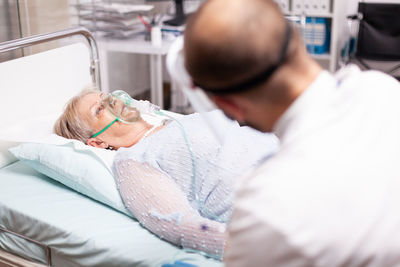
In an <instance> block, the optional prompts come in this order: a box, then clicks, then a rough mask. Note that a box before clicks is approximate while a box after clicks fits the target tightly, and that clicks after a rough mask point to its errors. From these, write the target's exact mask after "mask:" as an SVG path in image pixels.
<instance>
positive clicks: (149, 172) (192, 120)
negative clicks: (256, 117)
mask: <svg viewBox="0 0 400 267" xmlns="http://www.w3.org/2000/svg"><path fill="white" fill-rule="evenodd" d="M102 99H104V97H103V96H102V94H101V93H98V92H96V91H90V90H89V91H88V90H86V91H83V92H82V93H81V94H80V95H78V96H75V97H74V98H72V99H71V100H70V102H69V103H68V104H67V106H66V108H65V111H64V113H63V114H62V115H61V117H60V118H59V119H58V120H57V122H56V124H55V126H54V130H55V132H56V133H57V134H58V135H61V136H64V137H66V138H71V139H78V140H81V141H82V142H84V143H86V144H88V145H90V146H94V147H100V148H108V149H116V150H118V152H117V155H116V157H115V160H114V166H113V172H114V176H115V179H116V183H117V187H118V189H119V192H120V194H121V197H122V199H123V201H124V204H125V205H126V207H127V208H128V209H129V210H130V211H131V212H132V214H133V215H134V216H135V217H136V218H137V220H139V222H140V223H141V224H142V225H143V226H144V227H146V228H147V229H148V230H150V231H151V232H153V233H155V234H156V235H158V236H159V237H160V238H163V239H165V240H168V241H169V242H172V243H174V244H176V245H179V246H182V247H184V248H189V249H195V250H200V251H203V252H205V253H207V254H208V255H210V256H216V257H218V258H220V257H221V256H222V255H223V250H224V247H225V242H226V234H225V223H224V222H226V221H227V220H228V219H229V217H230V215H231V211H232V200H233V187H234V184H235V182H236V181H237V179H238V178H239V177H240V176H241V175H243V174H244V173H245V172H247V171H248V170H251V169H252V168H253V167H255V166H256V165H257V164H258V163H259V162H260V161H261V160H263V159H264V158H266V157H267V156H269V155H268V154H265V151H266V150H268V148H269V151H270V154H272V153H273V152H275V151H276V149H277V146H278V141H277V139H276V138H275V136H273V135H267V134H261V133H258V132H256V131H253V130H251V129H250V128H248V127H240V126H239V125H238V124H237V123H236V122H233V121H230V120H228V119H226V118H225V117H224V115H223V114H222V113H221V112H220V111H213V114H212V116H213V118H214V120H217V121H218V125H219V127H221V129H225V130H226V134H225V137H224V142H223V144H220V143H219V142H218V141H217V140H216V138H215V137H214V136H213V133H212V132H211V131H210V129H209V128H208V127H207V124H206V123H205V121H204V120H203V118H201V116H200V115H199V114H191V115H185V116H181V117H179V119H177V120H166V121H164V123H162V124H159V125H151V124H149V123H147V122H146V121H145V120H143V119H142V118H141V117H139V118H138V120H137V121H136V122H134V123H130V124H127V123H123V122H122V121H120V120H118V119H116V118H115V116H113V115H112V114H111V113H110V112H108V110H107V109H106V108H105V107H104V101H102Z"/></svg>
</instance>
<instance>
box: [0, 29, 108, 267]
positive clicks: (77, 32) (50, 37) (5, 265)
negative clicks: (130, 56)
mask: <svg viewBox="0 0 400 267" xmlns="http://www.w3.org/2000/svg"><path fill="white" fill-rule="evenodd" d="M72 36H83V37H84V38H85V40H86V42H87V44H88V47H89V50H90V53H89V54H90V68H89V72H90V76H91V80H92V83H93V84H94V85H95V86H96V87H97V89H98V90H101V83H100V69H99V57H98V50H97V45H96V41H95V39H94V37H93V36H92V34H91V33H90V32H89V31H88V30H87V29H85V28H83V27H77V28H71V29H66V30H62V31H57V32H53V33H47V34H40V35H35V36H30V37H26V38H21V39H17V40H12V41H7V42H3V43H0V53H4V52H8V51H12V50H16V49H23V48H26V47H29V46H33V45H37V44H40V43H44V42H49V41H54V40H58V39H63V38H67V37H72ZM79 41H80V40H79ZM39 54H40V53H39ZM0 71H1V69H0ZM10 93H11V92H10ZM55 93H56V94H57V92H55ZM6 102H7V100H6ZM2 120H3V119H2ZM0 232H5V233H7V234H11V235H15V236H18V237H19V238H23V239H25V240H28V241H29V242H31V243H34V244H36V245H38V246H40V247H43V249H44V250H45V251H46V258H47V259H46V261H47V262H46V265H43V264H40V263H36V262H33V261H30V260H27V259H24V258H22V257H20V256H17V255H14V254H10V253H9V252H6V251H4V250H2V249H0V267H11V266H13V267H15V266H33V267H35V266H37V267H40V266H51V250H50V249H49V248H48V247H47V246H46V245H45V244H42V243H40V242H38V241H35V240H32V239H30V238H29V237H25V236H22V235H20V234H18V233H14V232H12V231H9V230H7V229H4V228H2V227H0Z"/></svg>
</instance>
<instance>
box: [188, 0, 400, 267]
mask: <svg viewBox="0 0 400 267" xmlns="http://www.w3.org/2000/svg"><path fill="white" fill-rule="evenodd" d="M184 56H185V66H186V69H187V70H188V72H189V74H190V76H191V78H192V80H193V83H194V84H195V85H197V86H198V87H200V88H202V89H203V90H204V91H205V92H207V93H208V95H209V97H210V98H211V99H212V100H213V101H214V102H215V103H216V104H217V105H218V106H219V107H220V108H221V109H222V110H224V112H225V113H226V114H227V115H229V116H231V117H233V118H235V119H236V120H238V121H239V122H241V123H243V124H247V125H250V126H252V127H254V128H256V129H258V130H260V131H263V132H274V133H276V135H277V136H278V137H279V139H280V142H281V149H280V151H279V152H278V153H277V154H276V155H274V156H273V157H271V158H269V159H268V160H266V161H265V162H264V163H263V164H261V166H259V168H258V169H257V170H256V171H255V172H253V173H252V174H251V175H250V176H248V177H246V178H244V179H243V181H242V182H241V184H240V185H239V186H238V190H237V195H236V200H235V207H234V212H233V217H232V218H231V222H230V223H229V227H228V229H229V239H228V247H227V249H226V254H225V262H226V265H227V266H235V267H236V266H246V267H250V266H284V267H295V266H296V267H297V266H302V267H303V266H304V267H310V266H324V267H325V266H328V267H329V266H376V267H385V266H400V84H399V83H398V82H397V81H396V80H395V79H393V78H391V77H390V76H387V75H385V74H383V73H380V72H377V71H366V72H362V71H360V70H359V69H358V67H356V66H348V67H345V68H344V69H342V70H340V71H339V72H338V73H336V74H335V75H332V74H330V73H329V72H327V71H324V70H323V69H321V67H320V66H319V65H318V64H317V63H316V62H315V61H314V60H313V59H312V58H311V57H310V56H309V55H308V54H307V52H306V51H305V49H304V45H303V44H302V42H301V38H300V37H299V34H298V33H297V32H296V31H295V30H294V28H292V27H291V26H290V25H289V24H288V23H287V22H285V19H284V18H283V16H282V14H281V12H280V10H279V8H278V7H277V5H276V4H275V3H274V1H269V0H209V1H207V2H206V3H205V4H204V5H203V6H202V7H201V8H200V10H199V11H198V12H197V13H196V14H195V15H193V17H192V18H191V19H190V20H189V22H188V24H187V27H186V32H185V44H184ZM254 145H255V146H257V144H254Z"/></svg>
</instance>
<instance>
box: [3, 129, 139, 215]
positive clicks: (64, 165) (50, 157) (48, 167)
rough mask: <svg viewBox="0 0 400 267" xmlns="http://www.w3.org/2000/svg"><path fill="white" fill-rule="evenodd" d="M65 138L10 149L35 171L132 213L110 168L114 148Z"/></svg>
mask: <svg viewBox="0 0 400 267" xmlns="http://www.w3.org/2000/svg"><path fill="white" fill-rule="evenodd" d="M52 138H53V140H51V139H52ZM54 139H57V140H54ZM64 139H65V138H62V137H54V136H53V137H51V138H47V143H43V142H29V143H22V144H20V145H18V146H16V147H12V148H10V149H9V150H10V152H11V153H12V154H13V155H14V156H15V157H16V158H18V159H19V160H21V161H24V162H26V163H27V164H28V165H30V166H31V167H32V168H34V169H35V170H37V171H38V172H40V173H43V174H45V175H46V176H48V177H50V178H52V179H54V180H56V181H58V182H60V183H62V184H64V185H66V186H67V187H70V188H72V189H73V190H75V191H77V192H79V193H81V194H84V195H86V196H88V197H90V198H92V199H95V200H97V201H99V202H101V203H104V204H106V205H108V206H110V207H112V208H114V209H116V210H118V211H120V212H122V213H125V214H127V215H129V216H130V217H133V216H132V214H131V213H130V212H129V211H128V210H127V209H126V208H125V206H124V204H123V202H122V199H121V197H120V195H119V192H118V189H117V187H116V184H115V181H114V177H113V174H112V171H111V164H112V159H113V158H114V156H115V153H116V151H110V150H105V149H100V148H94V147H90V146H87V145H85V144H83V143H82V142H79V141H76V140H69V139H65V140H64ZM55 143H56V144H55Z"/></svg>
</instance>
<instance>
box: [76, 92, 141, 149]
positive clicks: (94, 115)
mask: <svg viewBox="0 0 400 267" xmlns="http://www.w3.org/2000/svg"><path fill="white" fill-rule="evenodd" d="M101 97H102V93H90V94H87V95H85V96H83V97H82V98H81V99H80V101H79V103H78V113H79V114H80V115H81V116H82V118H83V119H84V120H85V121H86V122H87V124H88V126H89V127H90V128H91V129H92V130H93V134H95V133H97V132H99V131H101V130H102V129H104V127H106V126H107V125H108V124H110V123H111V122H112V121H113V120H114V119H115V117H114V116H113V115H111V114H110V113H109V112H108V111H107V110H106V109H105V108H104V106H103V105H102V103H101ZM137 126H138V124H137V125H135V124H125V123H121V122H119V121H116V122H114V123H113V124H112V125H111V126H110V127H109V128H108V129H107V130H105V131H104V132H102V133H101V134H99V135H98V136H97V137H96V139H99V140H101V141H104V142H106V143H107V144H108V145H110V146H113V147H114V148H119V147H122V146H124V147H129V146H131V145H132V138H133V137H134V136H135V133H136V132H137V130H136V128H137ZM91 139H92V138H91ZM89 140H90V139H89ZM88 144H89V141H88Z"/></svg>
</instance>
